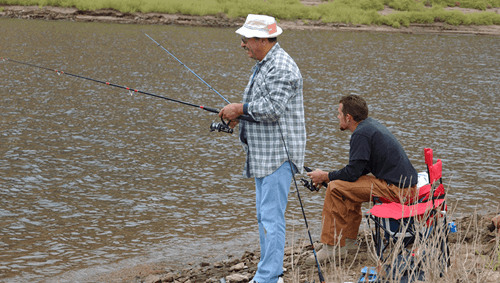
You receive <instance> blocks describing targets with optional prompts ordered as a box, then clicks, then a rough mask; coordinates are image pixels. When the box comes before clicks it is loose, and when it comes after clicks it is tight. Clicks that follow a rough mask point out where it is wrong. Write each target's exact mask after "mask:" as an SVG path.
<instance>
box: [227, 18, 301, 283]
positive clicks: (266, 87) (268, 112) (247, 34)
mask: <svg viewBox="0 0 500 283" xmlns="http://www.w3.org/2000/svg"><path fill="white" fill-rule="evenodd" d="M282 32H283V31H282V29H281V28H280V27H278V26H277V24H276V20H275V19H274V18H273V17H269V16H262V15H252V14H250V15H248V16H247V19H246V21H245V24H244V25H243V27H241V28H240V29H238V30H237V31H236V33H237V34H239V35H241V36H242V37H241V47H242V48H243V49H244V50H245V51H246V52H247V54H248V57H249V58H252V59H254V60H255V61H256V64H255V66H254V67H253V68H252V72H251V73H252V75H251V76H250V80H249V82H248V84H247V86H246V88H245V91H244V92H243V103H233V104H229V105H227V106H226V107H224V108H223V109H222V110H221V111H220V113H219V116H220V117H221V118H223V119H226V120H231V123H230V126H231V127H234V126H235V125H236V123H238V122H239V123H240V128H239V132H240V141H241V143H242V144H243V148H244V150H245V152H246V161H245V166H244V169H243V176H244V177H247V178H251V177H254V178H255V187H256V208H257V222H258V226H259V235H260V262H259V264H258V269H257V273H256V274H255V276H254V278H253V280H252V281H250V282H251V283H254V282H255V283H257V282H258V283H276V282H283V279H282V277H281V275H282V274H283V257H284V249H285V209H286V205H287V201H288V200H287V198H288V192H289V190H290V184H291V182H292V177H293V174H294V173H297V172H299V171H300V172H301V171H302V167H303V164H304V152H305V147H306V129H305V119H304V106H303V96H302V83H303V82H302V75H301V74H300V71H299V68H298V67H297V64H295V62H294V61H293V59H292V58H291V57H290V55H288V53H286V52H285V50H283V49H282V48H281V46H280V45H279V43H278V42H277V38H276V37H277V36H278V35H280V34H281V33H282ZM242 114H247V115H250V116H251V117H252V118H254V119H255V120H256V121H257V122H258V123H252V122H248V121H244V120H241V121H238V120H237V119H238V117H239V116H240V115H242ZM289 159H290V162H291V163H289Z"/></svg>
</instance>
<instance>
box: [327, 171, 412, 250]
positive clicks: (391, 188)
mask: <svg viewBox="0 0 500 283" xmlns="http://www.w3.org/2000/svg"><path fill="white" fill-rule="evenodd" d="M415 190H416V186H414V187H412V188H405V189H400V188H399V187H397V186H395V185H388V184H387V182H385V181H384V180H382V179H377V178H375V177H374V176H368V175H364V176H361V177H360V178H359V179H358V180H357V181H356V182H346V181H340V180H335V181H331V182H330V183H329V184H328V188H327V190H326V195H325V203H324V204H323V230H322V232H321V242H322V243H324V244H328V245H337V244H340V246H341V247H343V246H345V239H346V238H349V239H356V238H357V237H358V230H359V225H360V224H361V218H362V214H361V204H362V203H363V202H369V201H370V200H371V196H372V195H374V196H381V197H384V198H387V199H389V200H392V201H397V202H399V201H401V200H404V199H405V198H407V197H409V196H410V195H409V194H411V195H413V193H414V192H415ZM338 241H340V243H338Z"/></svg>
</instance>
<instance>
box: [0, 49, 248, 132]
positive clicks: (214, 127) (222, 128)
mask: <svg viewBox="0 0 500 283" xmlns="http://www.w3.org/2000/svg"><path fill="white" fill-rule="evenodd" d="M0 60H2V61H7V62H13V63H17V64H22V65H26V66H31V67H35V68H39V69H44V70H48V71H54V72H56V73H57V74H58V75H67V76H71V77H75V78H80V79H84V80H88V81H92V82H96V83H100V84H104V85H108V86H112V87H116V88H121V89H125V90H128V91H129V93H130V95H132V94H133V93H141V94H146V95H149V96H153V97H156V98H161V99H165V100H168V101H172V102H176V103H180V104H184V105H187V106H191V107H196V108H200V109H203V110H205V111H209V112H212V113H216V114H218V113H219V110H218V109H215V108H212V107H208V106H203V105H197V104H194V103H189V102H185V101H181V100H177V99H173V98H169V97H166V96H161V95H157V94H154V93H150V92H146V91H142V90H138V89H135V88H130V87H126V86H122V85H118V84H114V83H110V82H106V81H102V80H97V79H93V78H89V77H85V76H81V75H77V74H72V73H68V72H64V71H61V70H57V69H50V68H47V67H43V66H39V65H35V64H31V63H27V62H22V61H17V60H13V59H8V58H0ZM238 119H242V120H246V121H249V122H254V123H258V122H257V121H255V120H254V119H253V118H252V117H251V116H249V115H241V116H239V117H238ZM210 131H218V132H226V133H230V134H231V133H232V132H233V129H231V128H229V125H228V124H227V123H225V122H224V120H222V124H220V123H212V124H211V125H210Z"/></svg>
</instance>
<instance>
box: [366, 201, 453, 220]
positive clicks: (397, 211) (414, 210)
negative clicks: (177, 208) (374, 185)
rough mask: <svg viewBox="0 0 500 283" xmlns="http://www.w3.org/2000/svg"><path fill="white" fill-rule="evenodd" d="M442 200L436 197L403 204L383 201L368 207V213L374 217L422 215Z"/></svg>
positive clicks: (437, 205) (438, 204) (397, 217)
mask: <svg viewBox="0 0 500 283" xmlns="http://www.w3.org/2000/svg"><path fill="white" fill-rule="evenodd" d="M443 202H444V199H437V200H434V201H428V202H424V203H417V204H414V205H403V204H400V203H396V202H393V203H383V204H380V205H375V206H373V207H372V209H370V211H369V212H370V213H371V214H372V215H373V216H375V217H381V218H392V219H396V220H398V219H401V218H409V217H415V216H422V215H424V214H425V213H426V212H427V211H430V210H432V209H434V208H437V207H439V206H440V205H441V204H442V203H443Z"/></svg>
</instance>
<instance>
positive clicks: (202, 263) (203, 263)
mask: <svg viewBox="0 0 500 283" xmlns="http://www.w3.org/2000/svg"><path fill="white" fill-rule="evenodd" d="M209 265H210V263H209V262H204V261H203V262H201V263H200V266H201V267H205V266H209Z"/></svg>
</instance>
